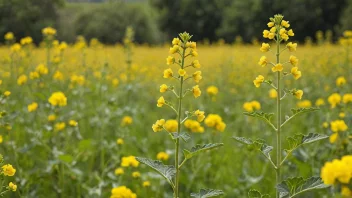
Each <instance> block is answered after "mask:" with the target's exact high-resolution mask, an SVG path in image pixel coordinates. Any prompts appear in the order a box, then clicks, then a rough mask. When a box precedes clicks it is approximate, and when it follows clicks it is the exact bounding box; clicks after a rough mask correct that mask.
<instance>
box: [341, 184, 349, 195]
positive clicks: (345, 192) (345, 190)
mask: <svg viewBox="0 0 352 198" xmlns="http://www.w3.org/2000/svg"><path fill="white" fill-rule="evenodd" d="M341 195H342V196H343V197H351V196H352V191H351V190H350V189H349V188H348V187H347V186H342V187H341Z"/></svg>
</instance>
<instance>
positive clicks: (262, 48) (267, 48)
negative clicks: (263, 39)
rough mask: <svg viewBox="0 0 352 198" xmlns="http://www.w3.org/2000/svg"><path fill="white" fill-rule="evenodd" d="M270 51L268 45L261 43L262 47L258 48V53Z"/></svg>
mask: <svg viewBox="0 0 352 198" xmlns="http://www.w3.org/2000/svg"><path fill="white" fill-rule="evenodd" d="M269 49H270V45H269V43H262V47H261V48H260V51H262V52H267V51H269Z"/></svg>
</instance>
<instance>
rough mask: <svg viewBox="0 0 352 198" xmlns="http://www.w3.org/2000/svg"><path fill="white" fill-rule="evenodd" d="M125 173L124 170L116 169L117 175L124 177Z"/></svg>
mask: <svg viewBox="0 0 352 198" xmlns="http://www.w3.org/2000/svg"><path fill="white" fill-rule="evenodd" d="M124 173H125V171H124V170H123V168H117V169H115V175H123V174H124Z"/></svg>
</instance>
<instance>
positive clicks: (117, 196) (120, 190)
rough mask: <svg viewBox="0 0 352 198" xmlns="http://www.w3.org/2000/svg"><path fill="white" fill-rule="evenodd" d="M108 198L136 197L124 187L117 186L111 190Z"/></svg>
mask: <svg viewBox="0 0 352 198" xmlns="http://www.w3.org/2000/svg"><path fill="white" fill-rule="evenodd" d="M110 198H137V195H136V194H135V193H133V192H132V190H131V189H129V188H127V187H126V186H119V187H116V188H113V189H112V190H111V196H110Z"/></svg>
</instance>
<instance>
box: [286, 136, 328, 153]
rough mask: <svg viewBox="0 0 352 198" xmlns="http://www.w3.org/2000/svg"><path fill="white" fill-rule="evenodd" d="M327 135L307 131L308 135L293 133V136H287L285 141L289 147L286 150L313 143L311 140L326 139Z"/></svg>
mask: <svg viewBox="0 0 352 198" xmlns="http://www.w3.org/2000/svg"><path fill="white" fill-rule="evenodd" d="M328 137H329V136H327V135H324V134H318V133H309V134H308V135H303V134H295V135H294V136H293V137H288V138H287V141H288V144H289V148H288V149H287V150H288V151H292V150H294V149H296V148H298V147H299V146H302V145H304V144H309V143H313V142H316V141H319V140H323V139H326V138H328Z"/></svg>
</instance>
